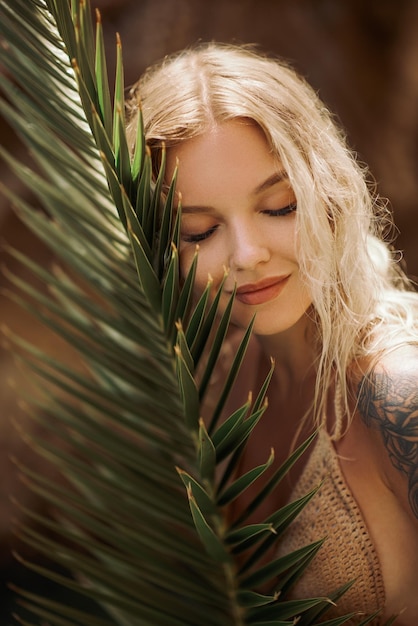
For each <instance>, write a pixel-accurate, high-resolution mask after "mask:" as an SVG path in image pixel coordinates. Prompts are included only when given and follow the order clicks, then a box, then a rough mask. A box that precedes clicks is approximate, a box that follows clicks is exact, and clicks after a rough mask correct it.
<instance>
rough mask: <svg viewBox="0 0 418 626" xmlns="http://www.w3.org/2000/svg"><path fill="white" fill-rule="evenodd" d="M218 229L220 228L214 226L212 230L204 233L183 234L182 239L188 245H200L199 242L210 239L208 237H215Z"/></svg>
mask: <svg viewBox="0 0 418 626" xmlns="http://www.w3.org/2000/svg"><path fill="white" fill-rule="evenodd" d="M217 228H218V226H212V228H209V229H208V230H205V231H204V232H203V233H189V234H183V235H182V239H183V241H185V242H186V243H199V241H204V240H205V239H208V237H210V236H211V235H213V233H214V232H215V231H216V229H217Z"/></svg>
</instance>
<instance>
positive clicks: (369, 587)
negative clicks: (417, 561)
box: [279, 430, 385, 626]
mask: <svg viewBox="0 0 418 626" xmlns="http://www.w3.org/2000/svg"><path fill="white" fill-rule="evenodd" d="M321 481H324V483H323V484H322V486H321V488H320V489H319V491H318V492H317V493H316V494H315V496H314V497H313V498H312V500H311V501H310V502H309V503H308V505H307V506H306V507H305V508H304V509H303V511H302V512H301V513H300V515H298V517H297V518H296V520H294V521H293V522H292V524H291V525H290V527H289V529H288V530H287V531H286V533H285V535H284V536H283V539H282V540H281V543H280V547H279V555H284V554H288V553H289V552H292V551H293V550H296V549H298V548H301V547H303V546H306V545H308V543H311V542H313V541H316V540H318V539H321V538H323V537H326V540H325V542H324V544H323V545H322V547H321V549H320V550H319V552H318V553H317V555H316V556H315V558H314V560H313V561H312V563H311V564H310V565H309V566H308V568H307V569H306V570H305V572H304V574H303V576H302V577H301V578H300V579H299V580H298V581H297V583H296V584H295V586H294V587H293V588H292V590H291V594H290V597H289V599H298V598H309V597H318V596H320V597H321V596H324V594H326V593H332V592H333V591H336V590H337V589H339V588H340V587H342V586H343V585H344V584H345V583H347V582H349V581H350V580H353V579H356V582H355V583H354V585H353V586H352V587H351V588H350V589H349V590H348V591H347V592H346V593H345V594H344V595H343V596H342V597H341V598H340V599H339V600H338V602H337V605H338V606H337V607H335V608H334V607H332V608H331V609H330V610H328V611H327V612H326V613H325V615H324V616H323V621H326V620H329V619H332V618H333V617H337V616H342V615H344V614H346V613H351V612H354V611H356V612H361V613H365V614H367V615H369V614H372V613H374V612H375V611H377V610H378V609H381V608H382V607H383V606H384V603H385V590H384V585H383V577H382V571H381V567H380V562H379V559H378V556H377V553H376V550H375V548H374V545H373V543H372V540H371V537H370V535H369V532H368V529H367V527H366V524H365V522H364V519H363V517H362V514H361V512H360V509H359V507H358V505H357V503H356V501H355V500H354V497H353V495H352V494H351V492H350V490H349V488H348V486H347V484H346V482H345V479H344V476H343V473H342V470H341V467H340V463H339V461H338V456H337V453H336V451H335V448H334V445H333V443H332V441H331V439H330V437H329V435H328V434H327V433H326V431H325V430H321V431H320V433H319V435H318V438H317V441H316V442H315V444H314V448H313V450H312V452H311V455H310V457H309V459H308V461H307V464H306V466H305V468H304V470H303V472H302V474H301V476H300V479H299V481H298V482H297V484H296V486H295V488H294V489H293V491H292V494H291V498H290V501H293V500H295V499H297V498H300V497H302V496H304V495H306V494H307V493H308V492H309V491H311V490H312V489H314V488H315V487H316V486H317V485H318V484H319V483H320V482H321ZM364 617H365V616H364V615H363V619H364ZM360 621H361V618H360V617H357V618H356V619H353V620H351V621H350V622H347V624H352V625H354V624H358V623H359V622H360ZM379 623H380V620H379V618H375V620H374V621H373V622H372V624H373V626H378V625H379Z"/></svg>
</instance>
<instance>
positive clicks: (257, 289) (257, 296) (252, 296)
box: [236, 274, 290, 305]
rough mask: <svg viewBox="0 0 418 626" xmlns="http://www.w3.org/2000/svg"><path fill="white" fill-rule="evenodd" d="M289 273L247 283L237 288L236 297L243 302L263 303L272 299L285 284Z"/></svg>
mask: <svg viewBox="0 0 418 626" xmlns="http://www.w3.org/2000/svg"><path fill="white" fill-rule="evenodd" d="M289 278H290V274H288V275H287V276H274V277H272V278H265V279H263V280H260V281H259V282H257V283H247V284H246V285H241V286H240V287H239V288H238V289H237V293H236V299H237V300H239V301H240V302H242V303H243V304H251V305H255V304H264V303H265V302H269V301H270V300H274V298H277V296H278V295H279V294H280V292H281V291H282V290H283V289H284V287H285V286H286V284H287V282H288V280H289Z"/></svg>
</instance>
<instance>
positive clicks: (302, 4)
mask: <svg viewBox="0 0 418 626" xmlns="http://www.w3.org/2000/svg"><path fill="white" fill-rule="evenodd" d="M92 6H93V8H94V7H98V8H99V9H100V11H101V14H102V20H103V23H104V28H105V34H106V40H107V47H108V52H109V67H110V69H111V71H113V66H114V41H115V32H116V31H118V32H119V33H120V35H121V37H122V43H123V50H124V59H125V78H126V83H127V85H129V84H130V83H132V82H134V81H135V80H136V79H137V77H138V76H139V74H140V73H141V72H142V70H143V69H144V68H145V67H146V66H147V65H149V64H150V63H152V62H153V61H155V60H156V59H158V58H160V57H162V56H164V55H165V54H166V53H169V52H173V51H175V50H178V49H180V48H182V47H184V46H187V45H189V44H192V43H195V42H196V41H198V40H204V41H206V40H211V39H214V40H218V41H227V42H238V43H239V42H244V43H256V44H259V45H260V47H261V48H262V49H264V50H266V51H268V52H272V53H275V54H279V55H281V56H282V57H284V58H285V59H287V60H288V61H290V62H291V63H292V64H293V66H294V67H295V68H296V69H298V70H299V71H300V72H301V73H302V74H303V75H304V76H305V77H306V78H307V79H308V81H309V82H310V83H311V84H312V85H313V87H314V88H315V89H316V90H318V91H319V94H320V96H321V97H322V99H323V100H324V101H325V102H326V103H327V104H328V106H329V107H330V108H331V109H332V110H333V111H334V112H335V114H336V116H337V117H338V119H339V120H340V123H341V124H342V126H343V128H344V129H345V131H346V133H347V136H348V140H349V144H350V145H351V147H352V148H353V149H354V150H355V151H357V152H358V154H359V157H360V159H361V160H362V161H364V162H366V163H368V164H369V166H370V169H371V171H372V173H373V175H374V177H375V179H376V181H377V183H378V188H379V190H380V193H381V194H382V195H383V196H387V197H389V198H390V201H391V205H392V208H393V211H394V216H395V221H396V224H397V226H398V228H399V230H400V232H401V234H400V235H399V237H398V238H397V241H396V246H397V247H398V248H400V249H401V250H404V251H405V258H406V261H407V264H408V270H409V273H410V274H412V275H418V247H417V245H416V243H415V242H416V238H417V235H418V216H417V197H418V177H417V175H416V169H417V161H418V107H417V105H418V0H396V1H395V0H210V1H208V0H92ZM0 141H1V144H2V145H5V146H7V147H8V148H9V149H10V150H12V151H13V152H15V153H17V154H19V155H20V156H21V157H22V158H25V151H24V149H23V148H22V147H21V146H20V145H19V144H18V143H17V142H16V139H15V137H14V136H13V134H12V133H11V132H10V130H9V129H8V128H7V127H6V126H5V124H4V123H1V121H0ZM0 178H1V179H2V180H3V181H5V182H6V184H8V185H12V186H13V187H14V188H16V189H19V185H18V184H17V183H16V181H15V180H12V179H11V178H10V176H9V174H8V173H7V172H6V171H5V170H4V168H2V169H1V170H0ZM22 193H25V192H24V191H23V190H22ZM0 231H1V234H0V237H1V239H2V240H6V241H7V242H8V243H11V244H13V245H14V246H17V247H19V248H22V249H24V250H25V251H26V252H29V253H30V254H31V255H33V256H34V257H36V258H38V259H40V260H42V262H45V263H47V262H48V260H49V253H48V252H47V251H46V250H44V249H43V248H42V247H41V246H40V244H39V243H38V242H37V241H36V240H35V239H34V238H33V237H32V236H31V235H30V234H29V233H27V232H26V231H25V230H24V229H23V228H22V226H21V225H20V224H19V223H18V221H17V219H16V218H15V217H14V216H13V214H12V213H11V211H10V209H9V206H8V204H7V202H6V201H5V200H4V198H1V197H0ZM1 255H2V259H1V261H2V262H4V258H5V255H4V254H3V253H1ZM8 265H9V267H10V265H11V264H10V262H8ZM0 280H1V281H2V282H3V283H4V279H0ZM0 307H1V309H0V310H1V322H2V324H6V325H8V326H10V327H12V328H13V329H15V330H17V331H18V332H19V333H21V334H23V335H24V336H26V337H29V338H30V339H33V340H35V341H36V342H38V343H40V344H41V345H46V344H48V346H50V347H51V348H52V349H54V348H55V349H56V350H59V349H60V347H59V346H58V344H57V342H56V340H55V339H54V338H53V337H51V336H49V335H48V334H47V333H46V332H45V331H44V330H42V329H41V328H40V327H39V326H38V325H37V324H35V323H34V322H33V321H32V320H28V319H27V318H26V317H25V316H24V315H22V314H21V313H20V312H19V311H18V310H17V309H16V307H14V306H13V305H12V304H10V303H9V302H8V301H7V300H6V299H5V298H1V300H0ZM11 379H13V380H14V387H10V386H9V384H8V381H10V380H11ZM23 384H24V382H23V380H22V377H21V375H20V373H19V372H18V371H16V370H15V369H14V367H13V365H12V361H11V358H10V355H9V354H8V353H7V350H4V349H3V350H2V352H1V354H0V398H1V404H0V481H1V483H0V565H1V566H2V567H3V571H6V570H7V568H9V567H10V557H9V554H10V541H11V539H10V527H11V510H12V509H11V505H10V500H9V498H10V494H11V493H13V494H18V495H21V496H22V491H21V489H22V488H21V487H19V485H18V482H17V480H16V471H15V470H14V469H13V465H12V464H11V462H10V460H9V455H10V452H11V451H12V452H13V454H16V453H17V454H19V453H21V454H24V455H25V456H26V455H27V454H28V453H27V452H26V451H25V452H23V450H24V448H23V447H22V444H21V443H19V438H18V437H17V435H16V434H15V432H14V430H13V428H12V427H11V424H10V417H11V416H14V415H16V414H17V413H18V408H17V402H16V399H17V398H18V397H19V389H21V385H23ZM20 419H21V421H22V420H23V424H24V427H27V428H32V426H29V424H27V423H26V422H25V418H24V417H21V418H20ZM29 462H34V461H33V460H32V459H30V460H29ZM13 515H14V516H15V517H16V516H17V510H14V512H13Z"/></svg>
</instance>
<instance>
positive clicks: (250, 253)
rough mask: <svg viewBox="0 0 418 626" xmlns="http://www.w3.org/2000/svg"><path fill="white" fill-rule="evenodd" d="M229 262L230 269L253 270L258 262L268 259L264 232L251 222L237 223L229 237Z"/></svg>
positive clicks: (268, 254) (264, 261)
mask: <svg viewBox="0 0 418 626" xmlns="http://www.w3.org/2000/svg"><path fill="white" fill-rule="evenodd" d="M230 245H231V248H230V250H231V251H230V259H229V264H230V268H231V269H232V270H236V271H240V270H241V271H242V270H253V269H255V268H256V267H257V265H258V264H259V263H266V262H267V261H268V260H269V259H270V251H269V248H268V245H267V242H266V240H265V236H264V233H261V232H260V231H257V229H256V228H254V225H253V224H242V223H241V224H239V225H237V226H236V227H235V228H234V230H233V232H232V236H231V239H230Z"/></svg>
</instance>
